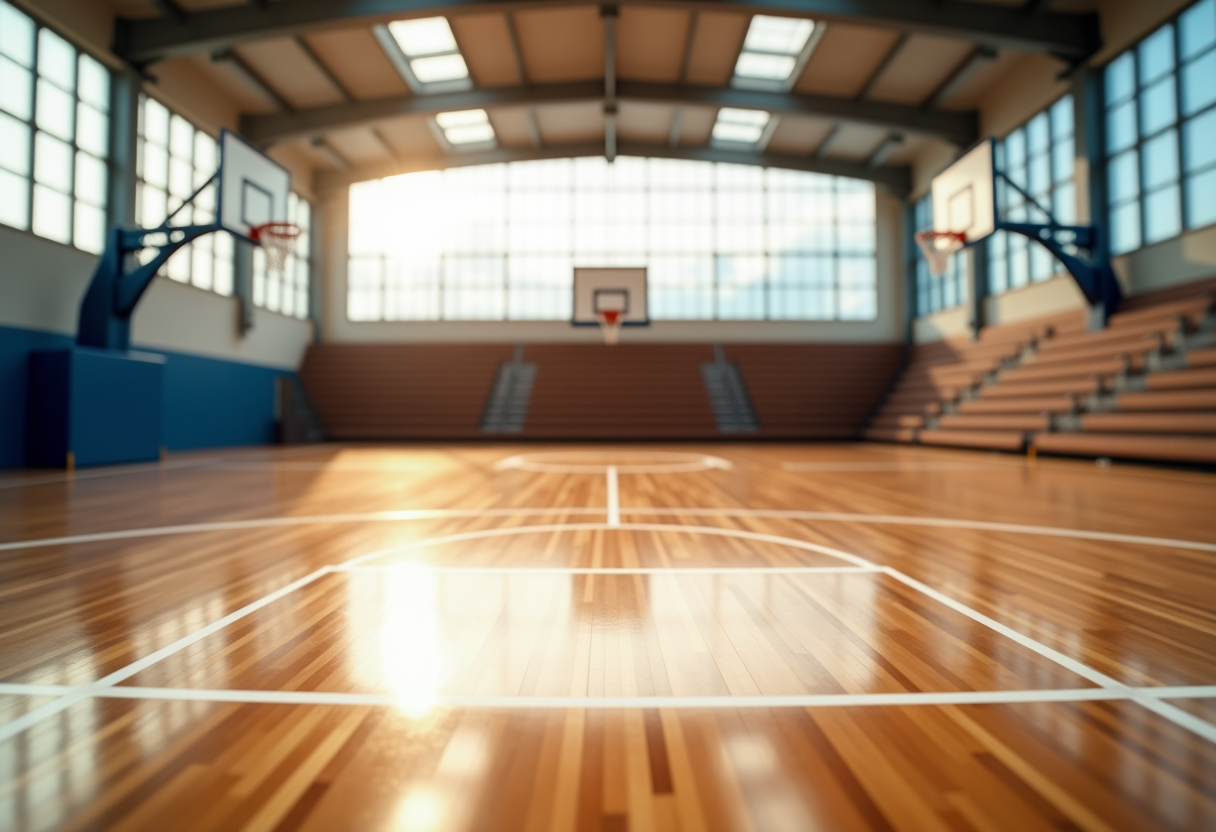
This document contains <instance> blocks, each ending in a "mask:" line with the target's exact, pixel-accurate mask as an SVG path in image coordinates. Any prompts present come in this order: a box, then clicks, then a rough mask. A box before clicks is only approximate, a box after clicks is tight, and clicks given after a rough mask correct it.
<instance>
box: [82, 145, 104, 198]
mask: <svg viewBox="0 0 1216 832" xmlns="http://www.w3.org/2000/svg"><path fill="white" fill-rule="evenodd" d="M76 198H77V199H83V200H84V201H85V202H88V203H90V204H92V205H96V206H98V207H101V206H104V205H105V204H106V164H105V162H103V161H101V160H100V159H98V158H95V157H93V156H90V155H89V154H87V153H80V152H78V153H77V154H76Z"/></svg>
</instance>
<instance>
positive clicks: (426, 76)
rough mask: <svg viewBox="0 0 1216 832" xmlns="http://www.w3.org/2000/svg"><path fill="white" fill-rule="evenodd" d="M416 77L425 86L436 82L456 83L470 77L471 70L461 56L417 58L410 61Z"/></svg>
mask: <svg viewBox="0 0 1216 832" xmlns="http://www.w3.org/2000/svg"><path fill="white" fill-rule="evenodd" d="M410 69H411V70H412V71H413V73H414V76H415V77H416V78H417V79H418V80H419V81H421V82H422V83H424V84H432V83H435V82H436V81H456V80H459V79H461V78H468V77H469V68H468V66H466V65H465V62H464V58H462V57H461V56H460V55H459V54H455V55H436V56H434V57H431V58H415V59H414V60H412V61H410Z"/></svg>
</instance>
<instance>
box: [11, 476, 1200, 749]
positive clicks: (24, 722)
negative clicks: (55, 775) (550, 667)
mask: <svg viewBox="0 0 1216 832" xmlns="http://www.w3.org/2000/svg"><path fill="white" fill-rule="evenodd" d="M608 468H609V469H611V473H610V474H609V478H610V479H614V478H615V477H614V475H615V474H616V473H617V467H616V466H611V465H610V466H608ZM599 470H601V471H602V470H603V469H602V468H600V469H599ZM609 491H610V497H609V503H610V504H609V506H608V507H607V508H606V509H605V510H596V509H590V510H586V511H590V512H594V513H601V511H604V512H605V513H607V515H608V520H609V522H608V523H603V524H548V525H545V526H534V527H515V528H510V529H492V530H482V531H479V532H470V533H462V534H456V535H448V536H446V537H443V538H434V539H429V540H425V541H419V542H416V543H414V544H410V545H407V546H404V547H393V548H391V549H389V550H383V551H378V552H370V553H367V554H365V555H362V556H359V557H356V558H354V559H352V560H348V561H346V562H345V563H343V564H336V565H331V566H326V567H322V568H321V569H319V570H317V571H315V572H313V573H311V574H309V575H307V576H305V577H303V578H301V579H299V580H297V581H295V582H293V583H291V584H288V585H286V586H284V587H281V588H280V589H278V590H276V591H275V592H273V593H270V594H269V595H267V596H265V597H263V598H261V599H258V600H256V601H254V602H252V603H250V604H248V605H246V606H245V607H242V608H241V609H239V610H237V611H235V612H233V613H230V614H229V615H227V616H225V617H223V618H221V619H219V620H217V621H215V622H213V623H212V624H210V625H208V626H206V627H203V628H202V629H200V630H197V631H195V632H194V633H191V634H189V635H187V636H184V637H183V638H181V639H178V640H177V641H175V642H173V643H171V644H169V645H166V646H165V647H162V648H161V649H159V650H157V651H154V652H153V653H151V654H149V655H147V656H144V657H143V658H141V659H139V660H137V661H135V662H132V663H131V664H129V665H127V666H126V667H123V668H121V669H119V670H117V671H114V672H113V673H111V674H109V675H107V676H105V677H103V678H102V679H99V680H97V681H95V682H94V683H92V684H91V685H89V686H87V687H82V688H75V689H73V690H72V692H71V693H68V694H65V695H63V696H62V697H60V698H59V699H57V700H55V701H54V702H51V703H48V704H47V705H44V706H42V707H40V708H36V709H34V710H33V711H30V712H29V713H27V714H25V715H23V716H22V717H19V718H18V719H16V720H13V721H11V722H9V723H7V724H6V725H4V726H0V742H2V741H4V740H7V739H9V738H11V737H13V736H16V735H17V734H19V733H21V732H23V731H25V730H27V729H28V728H30V727H32V726H33V725H36V724H37V723H38V722H41V721H42V720H43V719H46V718H48V717H50V716H53V715H54V714H56V713H59V712H61V711H63V710H65V709H67V708H69V707H71V706H72V705H75V704H77V703H78V702H81V701H83V700H85V699H89V698H96V697H104V696H108V695H110V694H111V692H113V691H115V690H124V689H119V688H116V687H115V686H116V685H118V684H120V683H121V682H123V681H125V680H126V679H129V678H131V677H132V676H134V675H135V674H137V673H139V672H141V671H142V670H145V669H147V668H148V667H150V666H152V665H153V664H156V663H157V662H159V661H161V660H162V659H164V658H167V657H168V656H170V655H173V654H174V653H177V652H178V651H180V650H182V649H185V648H186V647H188V646H190V645H192V644H194V643H196V642H198V641H200V640H202V639H203V638H206V637H207V636H209V635H211V634H213V633H215V632H217V631H219V630H220V629H223V628H224V627H227V626H228V625H229V624H231V623H234V622H235V621H237V620H239V619H241V618H243V617H245V616H246V615H248V614H250V613H252V612H255V611H256V610H258V609H261V608H262V607H264V606H266V605H268V604H270V603H273V602H274V601H277V600H279V599H280V598H282V597H284V596H286V595H288V594H290V593H292V592H294V591H296V590H297V589H300V588H302V587H304V586H306V585H307V584H309V583H311V582H313V581H315V580H317V579H318V578H320V577H322V576H324V575H327V574H331V573H333V572H334V571H336V570H337V569H340V568H350V567H356V566H359V565H361V564H362V563H363V562H365V561H367V560H371V559H373V558H376V557H381V556H384V555H386V554H390V553H394V552H400V551H409V550H412V549H415V548H422V547H424V546H427V545H436V544H438V543H439V542H451V541H453V540H458V539H459V540H468V539H476V538H479V537H494V536H504V535H512V534H526V533H529V532H538V531H553V530H568V529H576V528H609V529H637V530H653V531H663V532H676V533H692V534H696V533H704V534H716V535H721V536H726V537H739V538H743V539H752V540H758V541H767V542H773V543H778V544H781V545H786V546H790V547H791V548H800V549H806V550H809V551H816V552H819V553H821V554H826V555H828V556H831V557H836V558H839V559H841V560H844V561H846V562H848V563H851V564H854V565H855V566H858V567H861V568H863V569H866V570H868V571H880V572H882V573H885V574H887V575H889V576H890V577H892V578H894V579H895V580H897V581H899V582H901V583H903V584H905V585H906V586H908V587H909V588H911V589H913V590H915V591H917V592H920V593H921V594H924V595H926V596H927V597H929V598H931V599H933V600H935V601H937V602H939V603H942V604H944V605H945V606H947V607H949V608H951V609H953V610H955V611H956V612H959V613H961V614H963V615H965V616H967V617H968V618H971V619H972V620H974V621H976V622H977V623H980V624H982V625H984V626H986V627H988V628H989V629H992V630H993V631H995V632H997V633H999V634H1001V635H1003V636H1005V637H1007V638H1010V639H1011V640H1013V641H1015V642H1016V643H1018V644H1019V645H1021V646H1023V647H1025V648H1027V649H1029V650H1031V651H1032V652H1035V653H1038V654H1039V655H1041V656H1043V657H1044V658H1047V659H1048V660H1050V661H1052V662H1054V663H1056V664H1058V665H1060V666H1061V667H1064V668H1065V669H1066V670H1069V671H1070V672H1073V673H1074V674H1076V675H1079V676H1081V677H1082V678H1085V679H1087V680H1089V681H1091V682H1093V683H1094V684H1096V685H1098V686H1099V687H1098V689H1080V690H1084V691H1086V694H1084V695H1087V696H1089V695H1094V696H1097V695H1099V692H1100V693H1101V695H1102V696H1103V697H1104V698H1108V699H1127V700H1131V701H1134V702H1136V703H1137V704H1140V705H1142V706H1143V707H1145V708H1147V709H1149V710H1151V711H1153V712H1154V713H1156V714H1157V715H1159V716H1161V717H1163V718H1165V719H1167V720H1169V721H1171V722H1173V723H1175V724H1176V725H1178V726H1179V727H1182V728H1184V729H1186V730H1189V731H1191V732H1192V733H1195V734H1196V735H1198V736H1200V737H1202V738H1204V739H1207V740H1208V741H1209V742H1213V743H1216V725H1213V724H1211V723H1208V722H1206V721H1204V720H1202V719H1199V718H1198V717H1195V716H1193V715H1191V714H1190V713H1188V712H1186V711H1184V710H1182V709H1181V708H1178V707H1177V706H1174V705H1171V704H1169V703H1167V702H1165V701H1163V700H1162V699H1161V698H1158V697H1155V696H1152V695H1150V694H1147V693H1145V692H1143V691H1142V690H1141V689H1137V688H1132V687H1129V686H1127V685H1124V684H1123V683H1122V682H1119V681H1118V680H1116V679H1114V678H1112V677H1110V676H1107V675H1106V674H1103V673H1101V672H1099V671H1097V670H1095V669H1093V668H1091V667H1089V666H1088V665H1085V664H1084V663H1082V662H1080V661H1077V660H1075V659H1073V658H1071V657H1069V656H1067V655H1065V654H1063V653H1061V652H1060V651H1058V650H1056V649H1054V648H1052V647H1049V646H1047V645H1046V644H1043V643H1042V642H1039V641H1037V640H1035V639H1033V638H1030V637H1029V636H1026V635H1024V634H1022V633H1020V632H1018V631H1016V630H1014V629H1012V628H1010V627H1008V626H1006V625H1004V624H1001V623H1000V622H998V621H996V620H995V619H992V618H990V617H988V616H986V615H984V614H983V613H980V612H978V611H977V610H974V609H972V608H971V607H969V606H967V605H965V604H963V603H961V602H959V601H956V600H954V599H952V598H950V597H949V596H946V595H944V594H943V593H941V592H938V591H937V590H935V589H933V588H932V587H929V586H927V585H926V584H923V583H921V582H920V581H917V580H915V579H914V578H911V577H909V576H907V575H905V574H903V573H902V572H899V571H898V570H895V569H893V568H891V567H883V566H879V565H877V564H874V563H873V562H871V561H868V560H866V559H864V558H861V557H858V556H856V555H851V554H849V553H846V552H841V551H840V550H836V549H831V548H829V547H826V546H820V545H818V544H813V543H810V542H808V541H800V540H796V539H794V538H785V537H780V536H776V535H764V534H759V533H755V532H747V531H743V530H738V529H724V528H720V527H708V526H701V527H698V526H685V525H671V524H645V523H641V524H638V523H630V524H619V525H617V524H613V523H612V522H611V521H612V520H613V516H614V515H616V517H617V520H618V522H619V515H620V514H621V513H641V514H651V515H654V514H661V515H663V516H681V515H686V514H689V513H695V516H730V514H733V516H735V517H740V516H751V517H765V516H768V517H791V518H794V519H841V518H842V516H844V517H849V518H851V519H853V520H854V522H857V520H856V518H859V517H861V518H875V517H876V516H875V515H839V514H835V513H826V512H790V511H779V512H777V511H766V510H762V509H761V510H728V509H720V510H701V509H691V510H690V509H646V508H639V509H625V510H622V509H621V508H620V506H619V492H618V495H617V504H616V505H615V506H614V505H613V504H612V498H611V491H612V488H611V483H610V487H609ZM507 511H509V512H510V513H512V514H518V513H521V512H522V513H528V514H535V513H536V511H535V510H533V509H517V510H507ZM728 512H729V513H730V514H728ZM425 513H429V512H424V514H425ZM445 513H447V512H445ZM555 513H559V514H573V513H576V511H571V510H566V511H562V510H558V511H557V512H555ZM578 513H583V512H578ZM385 514H399V513H396V512H389V513H386V512H378V513H376V515H378V516H381V517H383V515H385ZM406 514H411V515H413V514H415V513H414V512H407V513H406ZM447 514H448V516H459V514H451V513H447ZM463 514H465V516H470V515H472V516H495V512H494V511H493V510H488V511H484V512H463ZM346 516H349V515H346ZM497 516H510V515H509V514H507V515H504V514H501V513H499V514H498V515H497ZM810 516H813V517H810ZM877 517H880V518H884V519H888V520H889V519H891V516H883V515H878V516H877ZM291 519H295V518H291ZM394 519H403V518H400V517H398V518H394ZM410 519H414V518H413V517H411V518H410ZM896 519H897V520H899V521H905V524H907V522H906V521H908V520H913V521H916V520H919V521H921V522H920V523H917V522H912V523H911V525H934V523H933V522H932V521H934V520H937V524H939V525H940V524H941V523H942V522H943V521H941V520H940V519H939V518H906V517H897V518H896ZM925 521H930V522H925ZM233 522H237V523H249V522H251V521H233ZM254 522H256V521H254ZM861 522H865V521H861ZM871 522H875V521H874V520H873V519H871ZM945 522H952V526H953V527H956V528H961V527H968V526H970V527H973V528H985V529H988V530H993V529H995V530H1003V531H1023V532H1024V533H1030V534H1035V533H1039V534H1043V533H1048V534H1055V535H1057V536H1063V537H1080V536H1083V535H1084V536H1089V537H1090V538H1091V539H1105V540H1110V539H1113V538H1121V539H1124V540H1128V539H1132V540H1135V541H1136V542H1150V541H1156V542H1157V545H1177V544H1179V543H1190V544H1191V545H1190V546H1189V547H1187V548H1201V547H1202V548H1205V549H1211V550H1216V545H1213V544H1199V543H1196V542H1193V541H1168V542H1166V543H1164V544H1162V543H1161V542H1160V541H1162V540H1164V539H1161V538H1144V537H1141V536H1133V535H1112V534H1108V533H1085V532H1077V531H1076V530H1065V529H1054V528H1051V527H1033V526H1029V527H1027V526H1017V525H1012V526H1011V524H997V523H979V522H974V521H963V522H962V523H959V522H958V521H945ZM964 524H966V525H964ZM196 525H205V526H208V527H215V526H217V525H218V526H226V525H230V524H224V523H221V524H196ZM179 528H180V527H179ZM1032 530H1033V531H1032ZM103 534H104V533H103ZM147 534H148V530H145V533H144V535H131V536H147ZM25 545H28V544H25ZM25 545H18V546H15V547H11V548H24V547H25ZM47 545H50V544H47ZM4 548H10V546H8V545H6V546H0V550H3V549H4ZM125 690H127V691H130V690H133V689H132V688H127V689H125ZM149 690H151V689H149ZM163 690H171V689H163ZM246 693H248V692H246ZM267 693H268V694H278V693H281V692H267ZM965 693H967V692H956V693H953V694H950V693H947V694H945V695H953V696H958V695H964V694H965ZM980 693H988V694H998V693H1004V694H1007V695H1008V694H1015V693H1019V692H1004V691H1001V692H980ZM1025 694H1026V692H1020V695H1025ZM124 695H125V694H124ZM166 695H168V694H166ZM183 695H185V694H183ZM1075 695H1081V694H1075ZM136 698H138V697H136ZM571 699H572V700H576V701H577V705H576V704H573V702H572V703H571V704H567V705H564V706H563V705H557V704H545V705H537V706H536V707H580V708H583V707H591V705H589V704H588V703H589V702H591V701H593V700H592V699H591V698H571ZM654 699H657V700H662V704H658V705H655V707H664V706H667V707H677V706H676V705H674V704H672V703H673V702H674V701H675V698H674V697H655V698H654ZM725 699H727V700H728V701H729V703H730V704H728V705H724V706H722V707H743V705H742V704H741V702H742V701H743V699H744V698H743V697H726V698H725ZM810 699H816V697H810ZM452 701H453V702H456V701H467V700H458V699H456V698H453V700H452ZM504 701H511V702H513V703H517V702H520V701H523V700H521V699H519V698H505V699H504ZM531 701H545V700H535V699H534V700H531ZM548 701H549V702H551V703H553V702H557V701H564V700H548ZM612 701H613V705H614V706H615V705H617V704H619V703H620V702H621V701H622V700H618V699H612ZM759 701H761V702H771V701H773V700H772V698H771V697H761V698H759ZM1021 701H1032V700H1025V699H1023V700H1021ZM604 707H607V706H604ZM620 707H639V706H638V705H633V706H630V705H625V704H620ZM759 707H770V705H759Z"/></svg>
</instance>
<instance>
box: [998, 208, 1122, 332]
mask: <svg viewBox="0 0 1216 832" xmlns="http://www.w3.org/2000/svg"><path fill="white" fill-rule="evenodd" d="M997 230H999V231H1010V232H1012V233H1014V234H1021V235H1022V236H1024V237H1028V238H1030V239H1031V240H1035V241H1036V242H1038V243H1041V244H1042V245H1043V247H1044V248H1046V249H1047V250H1048V251H1050V252H1051V253H1052V255H1054V256H1055V258H1056V259H1057V260H1059V261H1060V262H1061V263H1062V264H1064V268H1065V269H1067V271H1068V273H1069V274H1070V275H1072V278H1073V280H1074V281H1076V284H1077V287H1078V288H1080V290H1081V293H1082V294H1084V295H1085V299H1086V300H1087V301H1088V302H1089V304H1090V305H1091V306H1101V308H1102V312H1103V325H1105V318H1106V317H1108V316H1109V315H1110V314H1111V313H1113V312H1114V311H1115V307H1117V306H1118V305H1119V301H1120V300H1122V298H1123V292H1122V290H1121V289H1120V287H1119V281H1118V280H1117V279H1116V278H1115V272H1114V269H1112V268H1111V265H1110V260H1109V259H1107V258H1106V257H1103V256H1101V255H1097V256H1093V255H1096V253H1097V252H1100V251H1101V248H1102V247H1101V245H1100V243H1101V239H1100V237H1099V233H1100V232H1099V229H1098V228H1097V227H1096V226H1092V225H1060V224H1058V223H1031V222H1000V223H998V224H997ZM1061 236H1063V237H1065V238H1066V239H1065V240H1061V239H1060V238H1061ZM1070 248H1071V249H1073V251H1070V250H1069V249H1070ZM1075 249H1085V250H1086V251H1089V252H1091V257H1089V258H1085V257H1081V256H1079V255H1078V254H1076V253H1075Z"/></svg>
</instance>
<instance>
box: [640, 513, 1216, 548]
mask: <svg viewBox="0 0 1216 832" xmlns="http://www.w3.org/2000/svg"><path fill="white" fill-rule="evenodd" d="M621 514H623V515H624V514H647V515H652V516H657V517H727V518H737V517H769V518H778V519H786V520H818V521H821V522H826V523H860V524H864V525H876V526H928V527H930V528H939V529H968V530H971V531H982V532H1009V533H1011V534H1030V535H1040V536H1046V537H1068V538H1074V539H1078V540H1100V541H1103V542H1105V543H1136V544H1141V545H1145V546H1169V547H1172V548H1175V549H1194V550H1196V551H1200V552H1216V543H1205V542H1203V541H1198V540H1178V539H1175V538H1170V537H1146V536H1144V535H1138V534H1121V533H1118V532H1097V531H1088V530H1085V529H1065V528H1062V527H1059V526H1027V525H1022V524H1020V523H992V522H988V521H985V520H956V519H952V518H948V517H916V516H910V515H903V514H849V513H847V512H838V511H799V510H790V509H767V508H726V509H716V508H654V507H650V506H645V507H642V506H639V507H637V508H622V509H621Z"/></svg>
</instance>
